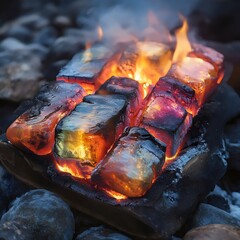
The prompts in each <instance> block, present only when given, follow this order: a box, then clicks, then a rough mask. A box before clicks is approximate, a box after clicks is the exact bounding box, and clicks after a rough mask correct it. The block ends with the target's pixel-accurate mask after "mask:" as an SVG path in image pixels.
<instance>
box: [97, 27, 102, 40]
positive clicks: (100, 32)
mask: <svg viewBox="0 0 240 240" xmlns="http://www.w3.org/2000/svg"><path fill="white" fill-rule="evenodd" d="M97 34H98V40H99V41H101V40H102V39H103V29H102V27H101V26H98V27H97Z"/></svg>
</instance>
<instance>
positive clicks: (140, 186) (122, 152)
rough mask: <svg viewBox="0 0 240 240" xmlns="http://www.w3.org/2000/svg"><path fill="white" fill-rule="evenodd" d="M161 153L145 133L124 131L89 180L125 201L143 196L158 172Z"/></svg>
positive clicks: (161, 160)
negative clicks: (128, 198)
mask: <svg viewBox="0 0 240 240" xmlns="http://www.w3.org/2000/svg"><path fill="white" fill-rule="evenodd" d="M164 152H165V147H164V145H163V144H161V143H160V142H158V141H156V139H154V137H152V136H151V135H150V134H149V133H148V132H147V131H146V130H145V129H143V128H137V127H134V128H130V129H126V131H125V132H124V133H123V135H122V136H121V138H120V139H119V140H118V141H117V142H116V144H115V145H114V147H113V148H112V149H111V151H110V152H108V154H107V155H106V157H105V158H104V160H103V161H101V162H100V163H99V165H98V166H97V167H96V168H95V170H94V171H93V173H92V180H93V181H94V182H95V183H96V184H97V185H99V186H102V187H105V188H108V189H109V188H110V189H111V190H113V191H115V192H118V193H121V194H123V195H125V196H128V197H138V196H143V195H144V194H145V193H146V191H147V190H148V189H149V188H150V187H151V185H152V183H153V181H154V180H155V178H156V177H157V176H158V174H159V173H160V171H161V167H162V166H163V164H164V157H165V154H164Z"/></svg>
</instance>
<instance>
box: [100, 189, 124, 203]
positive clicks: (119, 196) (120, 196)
mask: <svg viewBox="0 0 240 240" xmlns="http://www.w3.org/2000/svg"><path fill="white" fill-rule="evenodd" d="M103 190H104V191H105V192H106V193H107V194H108V195H109V196H110V197H112V198H115V199H116V200H117V201H121V200H124V199H127V197H126V196H125V195H123V194H121V193H117V192H114V191H112V190H108V189H103Z"/></svg>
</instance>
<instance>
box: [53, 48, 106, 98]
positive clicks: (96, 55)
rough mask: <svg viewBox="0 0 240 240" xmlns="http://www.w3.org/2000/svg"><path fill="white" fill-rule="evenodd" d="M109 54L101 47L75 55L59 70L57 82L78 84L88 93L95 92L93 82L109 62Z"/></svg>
mask: <svg viewBox="0 0 240 240" xmlns="http://www.w3.org/2000/svg"><path fill="white" fill-rule="evenodd" d="M110 55H111V52H110V50H109V49H108V48H105V47H103V46H96V47H92V48H88V49H86V50H85V51H84V52H83V53H79V54H76V55H75V56H74V57H73V59H72V60H71V61H70V62H69V63H68V64H67V65H66V66H65V67H64V68H62V69H61V71H60V72H59V74H58V75H57V80H62V81H65V82H71V83H78V84H79V85H81V86H82V87H83V89H84V90H85V91H86V92H87V93H88V94H92V93H94V92H95V81H96V78H97V76H98V74H99V73H100V72H101V70H102V68H103V66H104V65H105V64H106V63H107V61H108V60H109V57H110Z"/></svg>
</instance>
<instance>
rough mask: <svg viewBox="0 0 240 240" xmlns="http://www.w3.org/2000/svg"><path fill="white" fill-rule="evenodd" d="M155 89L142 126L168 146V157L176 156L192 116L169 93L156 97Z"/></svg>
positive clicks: (142, 119) (143, 117)
mask: <svg viewBox="0 0 240 240" xmlns="http://www.w3.org/2000/svg"><path fill="white" fill-rule="evenodd" d="M155 91H156V92H157V88H155V89H154V90H153V92H152V94H151V97H150V99H149V101H148V103H147V107H146V109H145V111H144V113H143V115H142V117H141V124H140V126H142V127H144V128H146V129H147V130H148V131H149V132H150V133H151V134H152V135H153V136H154V137H155V138H157V139H159V140H160V141H162V142H164V143H165V144H166V145H167V156H173V155H174V154H176V152H177V150H178V148H179V146H180V144H181V143H182V141H183V139H184V137H185V135H186V133H187V131H188V129H189V127H190V126H191V125H192V116H191V115H190V114H189V113H187V111H186V110H185V109H184V107H182V106H181V105H180V104H179V103H178V102H177V101H176V100H175V98H173V97H172V95H170V94H169V93H162V94H159V93H158V92H157V94H156V95H157V96H155V94H154V92H155Z"/></svg>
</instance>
